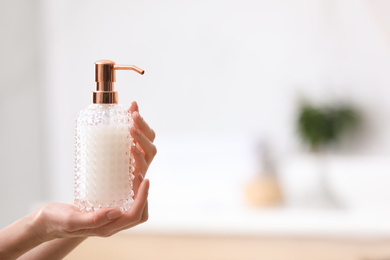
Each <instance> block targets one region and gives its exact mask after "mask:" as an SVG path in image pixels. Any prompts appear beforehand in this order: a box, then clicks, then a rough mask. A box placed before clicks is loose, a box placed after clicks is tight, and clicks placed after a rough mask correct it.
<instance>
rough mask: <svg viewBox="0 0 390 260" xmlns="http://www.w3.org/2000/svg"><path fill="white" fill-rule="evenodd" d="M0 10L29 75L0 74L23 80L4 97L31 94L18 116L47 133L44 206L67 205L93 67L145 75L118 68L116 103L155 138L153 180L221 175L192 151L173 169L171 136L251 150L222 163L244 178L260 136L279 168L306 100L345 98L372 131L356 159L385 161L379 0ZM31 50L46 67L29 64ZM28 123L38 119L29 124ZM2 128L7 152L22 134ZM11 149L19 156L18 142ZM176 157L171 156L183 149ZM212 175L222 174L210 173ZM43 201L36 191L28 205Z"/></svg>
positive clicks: (386, 23) (91, 2)
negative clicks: (37, 83) (35, 85)
mask: <svg viewBox="0 0 390 260" xmlns="http://www.w3.org/2000/svg"><path fill="white" fill-rule="evenodd" d="M4 3H5V1H2V4H3V5H4ZM17 3H19V4H20V5H22V4H23V6H19V4H17ZM7 5H8V6H10V7H8V8H12V10H17V11H18V12H16V14H18V15H15V16H13V15H11V13H12V12H8V10H9V9H3V8H2V10H3V11H1V12H2V13H3V12H4V13H5V14H8V15H6V16H3V17H2V19H11V18H12V19H14V22H13V23H7V24H9V25H10V27H5V28H2V30H4V31H6V33H8V35H10V36H9V39H12V42H11V43H4V42H3V43H1V44H2V47H1V49H2V50H4V49H9V50H10V51H9V52H8V51H7V52H4V54H2V56H3V55H4V57H5V58H6V59H1V62H3V60H14V61H15V60H25V59H27V60H30V62H31V63H24V64H23V66H25V68H26V70H24V72H26V73H27V74H26V73H23V74H20V73H21V72H20V71H19V72H18V71H17V70H16V68H15V67H16V66H15V67H12V68H11V67H7V70H9V71H10V72H6V73H5V74H4V75H3V74H2V76H1V77H2V78H3V79H2V81H4V78H8V77H11V75H9V73H15V74H16V75H23V76H19V77H17V78H18V80H20V82H15V81H14V82H12V80H9V81H8V82H12V85H13V86H26V87H25V88H23V91H20V92H18V90H17V89H20V88H16V87H15V88H12V90H10V89H8V90H7V91H13V92H12V93H13V94H14V95H15V96H16V97H17V98H20V99H21V100H20V101H19V102H21V103H23V104H27V103H26V100H24V99H22V97H23V95H27V96H28V97H30V98H28V100H34V98H35V101H31V102H33V105H31V106H29V108H30V109H29V111H28V113H31V114H29V115H28V116H26V117H27V118H28V120H31V121H33V122H34V123H32V126H29V127H31V129H32V130H31V131H32V132H33V133H34V134H35V135H37V136H38V135H39V134H40V133H42V131H44V133H45V136H44V138H43V140H42V142H39V141H36V140H38V139H35V138H34V139H33V140H34V141H33V142H32V143H31V142H29V143H28V145H29V147H30V149H31V151H33V150H34V151H35V149H34V147H35V146H37V145H39V144H43V145H44V147H43V150H44V153H43V160H42V161H43V164H42V167H43V169H44V172H45V177H44V178H43V179H41V181H42V182H40V183H39V184H36V185H41V184H42V183H43V186H44V190H45V192H46V193H45V194H43V196H44V198H45V199H50V200H57V201H71V199H72V187H73V160H74V158H73V149H74V147H73V143H74V125H75V122H74V120H75V118H76V117H77V113H78V111H79V110H80V109H83V108H85V107H86V106H87V105H88V104H89V103H90V96H91V91H92V90H93V88H94V75H93V73H94V67H93V62H94V61H96V60H99V59H111V60H114V61H116V62H118V63H130V64H134V65H137V66H139V67H141V68H143V69H145V70H146V73H145V75H144V76H139V75H137V74H135V73H129V72H124V71H121V72H118V75H117V81H118V82H117V84H116V86H117V89H118V90H119V93H120V102H121V103H123V104H125V105H129V104H130V102H131V100H137V101H138V102H139V105H140V107H141V112H142V114H143V115H144V117H145V118H146V119H147V120H148V122H150V124H151V125H152V126H153V128H154V129H155V130H156V132H157V134H158V139H157V140H156V141H157V144H158V145H159V144H161V145H160V146H159V147H158V149H159V156H158V157H157V158H156V162H155V163H154V165H153V166H152V168H151V169H150V176H156V175H157V174H164V173H167V172H169V170H170V169H171V167H172V165H175V164H176V165H177V164H178V165H180V167H181V168H180V169H182V170H183V174H185V168H186V165H188V164H191V165H192V166H194V167H198V169H199V170H200V171H201V170H202V169H204V170H205V169H208V168H210V166H211V165H212V164H213V163H218V165H213V167H211V168H213V169H216V168H217V169H220V171H219V172H220V173H223V171H224V169H225V168H226V167H229V164H228V163H225V164H224V163H223V158H222V157H221V158H219V157H218V154H215V156H216V160H215V161H214V162H213V161H212V160H200V159H201V158H199V151H200V150H199V149H200V148H201V147H200V146H197V148H196V149H195V150H196V151H195V152H194V154H191V149H188V147H187V149H185V151H187V153H188V158H187V160H184V162H182V163H181V162H180V161H177V159H176V158H177V157H178V156H180V155H181V156H182V154H181V151H173V150H172V149H171V147H169V140H172V138H173V139H174V140H176V141H174V142H175V144H181V145H182V146H186V144H187V143H197V142H196V140H202V141H203V142H202V143H201V144H203V145H204V150H205V151H206V150H207V154H208V155H207V156H210V154H212V151H213V148H215V146H218V142H225V141H224V138H226V139H225V140H227V139H229V138H230V139H236V140H238V141H237V142H239V143H240V144H242V143H245V144H244V146H246V147H247V148H243V149H244V150H245V149H247V150H246V151H247V153H241V152H240V151H242V149H241V148H240V149H239V150H234V148H232V151H231V152H230V154H229V156H227V157H228V158H236V160H233V161H229V163H235V164H236V166H235V167H236V168H239V166H240V164H241V165H244V166H243V168H242V169H243V170H242V171H244V172H245V171H246V172H247V171H249V169H248V168H250V166H248V164H250V163H252V161H251V158H249V157H250V152H249V150H250V149H251V147H250V146H251V142H250V141H248V142H247V141H245V140H251V139H250V138H253V140H255V139H259V138H260V139H261V138H264V137H267V138H268V140H271V142H272V145H273V146H274V149H275V150H276V151H277V156H278V158H279V159H280V160H283V159H284V158H286V157H289V156H290V155H291V154H294V153H295V152H297V151H299V145H298V144H297V141H296V138H295V134H294V125H293V122H294V116H295V114H294V113H295V108H296V102H297V99H298V98H299V97H300V96H301V95H305V96H308V97H309V98H313V99H314V100H317V101H320V102H322V101H327V100H330V99H345V98H348V99H349V100H351V101H353V102H355V103H356V104H357V105H358V106H360V107H361V108H362V110H363V111H364V112H365V114H366V117H367V122H368V126H367V132H366V135H365V136H363V138H362V139H361V143H359V144H357V145H356V152H359V153H368V154H389V152H390V134H389V131H388V129H389V125H388V124H389V123H388V122H389V120H387V118H388V117H389V115H390V103H389V102H388V96H389V90H388V85H389V82H390V78H389V75H390V74H389V73H388V71H389V69H390V59H389V58H390V57H389V56H390V52H389V47H388V46H390V45H389V28H390V20H389V18H388V17H387V12H388V10H390V6H389V4H388V3H387V2H386V1H349V0H343V1H326V0H317V1H277V2H275V1H250V0H245V1H217V0H212V1H152V0H146V1H125V0H115V1H102V0H99V1H96V0H84V1H74V0H73V1H69V0H67V1H65V0H58V1H49V0H43V1H42V2H41V9H39V8H38V9H39V10H37V7H35V6H33V4H31V3H29V2H28V1H20V2H19V1H17V2H13V3H12V4H7ZM37 13H38V14H42V16H40V15H38V16H39V17H41V18H42V23H41V24H40V26H41V27H40V28H41V29H42V30H43V33H42V37H38V39H36V37H34V41H35V40H37V41H38V43H34V44H32V45H31V44H30V43H29V42H28V41H23V40H24V39H25V38H24V37H28V36H29V35H30V33H33V32H35V30H36V31H37V32H39V30H40V29H36V28H35V27H34V28H35V29H31V28H30V27H31V26H34V25H35V23H34V22H31V21H30V19H32V21H37V20H39V19H37ZM2 24H4V23H2ZM11 28H13V29H11ZM16 32H17V33H16ZM14 34H16V35H14ZM30 36H31V35H30ZM19 39H20V40H19ZM4 44H8V45H6V47H4ZM19 44H21V46H22V47H20V45H19ZM18 48H22V49H23V50H24V51H25V53H24V52H20V51H19V49H18ZM36 48H38V49H39V50H38V51H37V50H36ZM36 54H38V55H39V57H38V58H39V59H42V60H43V61H42V63H38V62H37V63H36V64H37V66H38V67H36V66H29V65H31V64H35V57H36V56H35V55H36ZM41 66H42V67H41ZM18 68H19V67H18ZM30 68H32V69H34V70H35V69H37V68H42V75H43V78H42V81H41V82H42V84H41V86H43V89H42V93H43V96H44V99H45V102H44V109H43V112H42V115H43V118H42V119H39V116H38V115H39V107H38V106H37V105H38V104H37V103H38V102H37V96H36V93H37V92H34V91H32V89H31V88H29V87H27V85H26V84H30V80H29V78H30V77H28V76H26V75H30V76H31V75H33V74H34V73H32V72H31V71H30V70H29V69H30ZM2 73H3V72H2ZM12 78H15V77H12ZM1 86H2V88H4V86H5V84H1ZM20 90H21V89H20ZM4 104H5V103H3V104H2V105H4ZM12 105H14V104H12ZM8 106H11V104H9V105H8ZM8 108H9V107H7V108H6V109H7V110H5V109H2V113H3V114H4V113H5V111H9V112H12V113H15V114H14V115H15V116H13V117H12V118H11V119H9V120H10V121H12V122H17V120H16V118H18V117H19V116H20V115H21V114H22V112H21V111H15V112H14V111H12V110H11V111H10V110H9V109H8ZM3 117H5V115H3ZM35 118H38V119H37V120H42V123H39V124H37V123H36V122H38V121H36V120H34V119H35ZM7 122H8V121H7ZM39 122H40V121H39ZM21 124H22V123H19V125H16V129H20V127H21V126H20V125H21ZM9 125H10V124H7V128H5V126H3V125H2V131H8V132H12V133H15V134H14V135H11V136H12V138H5V137H4V136H5V135H2V136H3V137H2V138H3V139H4V140H2V147H6V145H7V146H8V147H9V146H11V143H13V142H12V140H13V139H15V138H18V137H19V136H20V134H16V133H17V131H14V130H13V129H14V128H9ZM42 127H43V130H42V129H41V128H42ZM3 129H7V130H3ZM217 136H218V138H217V139H216V138H215V137H217ZM20 140H21V141H20V142H21V144H20V146H19V147H21V146H22V144H25V143H27V140H23V141H22V139H20ZM29 140H30V139H29ZM177 140H180V141H177ZM204 140H210V142H204ZM241 140H243V141H241ZM233 143H234V142H233ZM238 146H239V145H238ZM177 148H178V150H180V145H178V146H177ZM2 149H4V148H2ZM18 149H19V148H18ZM18 149H17V148H15V152H14V153H13V154H6V155H5V158H7V159H6V161H7V162H6V163H5V164H4V165H8V166H4V169H5V170H4V171H2V175H1V177H2V178H6V177H5V176H8V174H5V173H4V172H8V171H12V172H15V171H16V170H14V169H13V168H12V166H13V165H14V164H12V163H11V162H12V161H13V160H17V159H18V154H17V153H16V152H17V151H18ZM7 151H8V150H7ZM25 151H29V150H28V149H25ZM4 153H5V152H3V154H4ZM31 154H34V155H33V157H31V158H30V160H31V161H33V162H36V161H39V157H40V154H39V153H32V152H31ZM159 158H164V160H162V159H161V160H160V159H159ZM189 161H190V162H189ZM26 165H28V164H24V165H19V167H22V168H21V169H19V170H17V172H18V173H13V174H14V175H12V176H17V175H15V174H21V175H22V176H25V175H26V174H25V172H26V171H25V168H24V167H27V166H26ZM2 167H3V166H2ZM39 167H41V166H39V165H36V166H34V172H35V173H36V175H29V176H38V175H39V174H40V173H39V172H40V171H39V169H40V168H39ZM192 170H194V169H192ZM215 174H219V173H218V171H217V170H216V171H215ZM26 176H27V175H26ZM26 178H29V177H26ZM215 178H217V177H215ZM32 179H34V180H37V178H35V177H34V178H32ZM2 180H3V179H2ZM17 181H18V178H13V177H12V178H11V179H7V180H6V179H4V181H2V185H6V186H7V187H11V186H12V185H13V182H17ZM3 183H4V184H3ZM178 185H180V184H178ZM7 190H8V193H7V194H9V189H7ZM26 192H27V191H26ZM34 194H35V193H34ZM5 197H7V196H5ZM38 197H40V195H39V194H38V193H36V195H35V196H32V197H31V198H32V199H35V198H38ZM3 198H4V196H2V200H4V199H3ZM19 201H20V199H16V200H15V201H14V202H12V203H13V204H15V203H19ZM8 203H10V204H11V202H8Z"/></svg>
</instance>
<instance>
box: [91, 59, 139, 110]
mask: <svg viewBox="0 0 390 260" xmlns="http://www.w3.org/2000/svg"><path fill="white" fill-rule="evenodd" d="M115 70H134V71H136V72H138V73H139V74H141V75H143V74H144V72H145V71H144V70H142V69H140V68H138V67H136V66H134V65H116V64H115V62H113V61H110V60H99V61H97V62H95V82H96V91H94V92H93V96H92V101H93V103H94V104H116V103H118V92H116V91H115V90H114V82H115V81H116V77H115Z"/></svg>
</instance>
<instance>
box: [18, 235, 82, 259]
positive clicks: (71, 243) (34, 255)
mask: <svg viewBox="0 0 390 260" xmlns="http://www.w3.org/2000/svg"><path fill="white" fill-rule="evenodd" d="M85 239H86V238H85V237H74V238H57V239H55V240H51V241H48V242H45V243H43V244H41V245H39V246H37V247H35V248H34V249H32V250H30V251H28V252H27V253H25V254H24V255H22V256H21V257H20V258H18V260H35V259H37V260H38V259H39V260H46V259H47V260H60V259H63V258H64V257H65V256H66V255H67V254H69V253H70V252H71V251H72V250H73V249H75V248H76V247H77V246H78V245H79V244H80V243H81V242H83V241H84V240H85Z"/></svg>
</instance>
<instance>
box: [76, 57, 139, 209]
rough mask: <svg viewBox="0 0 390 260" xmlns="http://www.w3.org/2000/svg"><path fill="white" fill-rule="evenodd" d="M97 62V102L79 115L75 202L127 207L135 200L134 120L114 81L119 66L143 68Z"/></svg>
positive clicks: (90, 206) (81, 205)
mask: <svg viewBox="0 0 390 260" xmlns="http://www.w3.org/2000/svg"><path fill="white" fill-rule="evenodd" d="M95 65H96V82H97V89H96V91H95V92H93V104H91V105H90V106H89V107H88V108H87V109H85V110H82V111H80V114H79V117H78V119H77V126H76V145H75V146H76V152H75V155H76V160H75V161H76V166H75V178H74V180H75V184H74V185H75V186H74V203H75V205H76V206H77V207H78V208H79V209H80V210H82V211H95V210H97V209H99V208H105V207H116V208H119V209H120V210H121V211H125V210H128V209H129V208H130V206H131V204H132V203H133V201H134V200H133V196H134V193H133V178H134V177H133V171H134V167H133V158H132V155H131V152H130V149H131V146H132V144H133V138H132V137H131V135H130V128H131V126H132V125H133V120H132V118H131V115H130V113H129V112H128V111H127V110H126V109H125V107H123V106H122V105H118V104H117V101H118V94H117V92H116V91H114V84H113V82H114V81H115V70H116V69H132V70H136V71H137V72H139V73H141V74H143V71H142V70H140V69H139V68H137V67H134V66H126V65H115V63H114V62H112V61H106V60H103V61H98V62H96V63H95ZM138 70H139V71H138Z"/></svg>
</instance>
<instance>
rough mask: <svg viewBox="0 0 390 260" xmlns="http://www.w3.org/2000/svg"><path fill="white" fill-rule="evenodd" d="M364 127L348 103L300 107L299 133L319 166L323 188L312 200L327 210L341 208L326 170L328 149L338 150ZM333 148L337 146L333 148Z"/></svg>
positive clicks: (318, 190) (320, 185)
mask: <svg viewBox="0 0 390 260" xmlns="http://www.w3.org/2000/svg"><path fill="white" fill-rule="evenodd" d="M359 124H360V116H359V113H358V112H357V110H356V109H355V108H353V107H352V106H350V105H347V104H338V105H333V106H315V105H312V104H309V103H303V104H302V105H301V106H300V107H299V111H298V117H297V132H298V135H299V137H300V139H301V141H302V142H303V143H304V144H305V145H307V146H308V147H309V150H310V152H311V154H312V155H313V156H311V158H312V159H314V160H315V161H316V164H317V165H318V173H319V187H318V188H317V189H316V191H315V193H316V194H312V195H313V196H309V197H311V199H313V200H314V201H315V203H316V204H318V205H321V206H326V207H340V205H339V203H338V202H337V200H336V199H335V198H334V196H333V194H332V192H331V189H330V185H329V180H328V176H327V175H328V173H327V170H326V168H327V167H326V166H327V162H326V161H327V158H326V156H325V155H324V154H325V151H329V149H328V148H331V147H332V148H335V147H337V145H338V144H339V143H340V142H341V141H342V140H343V139H344V138H345V137H347V136H348V135H350V134H352V132H353V131H355V130H356V129H357V127H358V126H359ZM332 145H333V146H332Z"/></svg>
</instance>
